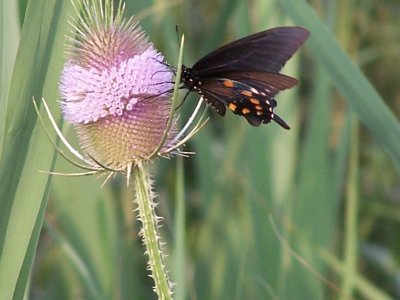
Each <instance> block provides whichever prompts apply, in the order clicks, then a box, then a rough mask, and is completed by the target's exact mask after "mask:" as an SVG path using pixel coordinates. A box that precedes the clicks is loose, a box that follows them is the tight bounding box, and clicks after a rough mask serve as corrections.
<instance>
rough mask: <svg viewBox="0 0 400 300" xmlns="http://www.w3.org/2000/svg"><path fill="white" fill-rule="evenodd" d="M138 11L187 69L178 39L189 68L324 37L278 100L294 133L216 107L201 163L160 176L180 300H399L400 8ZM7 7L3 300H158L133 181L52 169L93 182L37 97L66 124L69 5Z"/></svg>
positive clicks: (160, 44)
mask: <svg viewBox="0 0 400 300" xmlns="http://www.w3.org/2000/svg"><path fill="white" fill-rule="evenodd" d="M127 2H128V3H126V15H127V16H131V15H135V16H137V18H138V19H139V20H140V24H141V26H142V27H143V29H144V30H145V31H146V33H147V34H148V36H149V38H150V40H151V41H152V42H153V43H154V44H155V45H156V47H157V48H158V49H159V50H160V51H162V52H163V53H164V54H165V56H166V57H167V60H168V61H169V62H170V63H171V64H172V65H176V62H177V55H178V45H179V38H178V37H177V33H176V30H175V26H178V30H179V34H185V58H184V62H185V64H186V65H187V66H191V65H192V64H193V63H194V62H195V61H197V60H198V59H199V58H201V57H202V56H203V55H205V54H207V53H208V52H209V51H211V50H213V49H215V48H217V47H219V46H221V45H222V44H224V43H226V42H229V41H233V40H235V39H237V38H239V37H242V36H245V35H248V34H251V33H254V32H257V31H261V30H264V29H266V28H270V27H274V26H284V25H299V26H304V27H306V28H307V29H308V30H309V31H310V32H311V37H310V39H309V40H308V42H307V43H306V45H305V46H304V47H302V49H301V51H299V52H298V53H297V54H296V55H295V57H294V58H293V59H291V61H290V62H289V63H288V64H287V66H286V67H285V68H284V70H283V71H282V73H284V74H287V75H291V76H294V77H296V78H298V79H299V81H300V85H299V86H298V87H296V88H294V89H292V90H290V91H284V92H282V93H280V94H279V95H278V97H277V100H278V108H277V110H276V111H277V112H278V113H279V115H280V116H281V117H283V118H284V119H285V120H286V121H287V122H288V123H289V124H290V126H291V128H292V129H291V130H290V131H285V130H283V129H282V128H280V127H279V126H278V125H276V124H271V125H267V126H261V127H259V128H253V127H251V126H249V125H248V124H247V122H246V120H245V119H244V118H240V117H237V116H234V115H233V114H231V113H229V112H228V113H227V116H225V117H224V118H221V117H220V116H217V115H216V114H215V113H214V112H212V111H210V112H209V115H210V117H211V121H210V122H209V123H208V124H207V125H206V127H205V128H203V129H202V130H201V131H200V133H198V134H197V135H196V136H195V137H194V138H193V139H192V140H191V141H190V142H189V143H188V144H187V145H186V147H185V149H186V150H190V151H194V152H196V155H193V156H191V157H190V158H184V159H181V160H178V159H176V158H173V159H171V160H164V159H160V160H158V161H156V162H155V163H154V164H153V165H152V174H153V177H154V180H155V191H156V192H157V194H158V198H157V201H158V202H159V207H158V215H160V216H162V217H163V218H164V220H163V227H162V229H161V230H162V234H163V239H164V241H165V242H166V246H165V252H166V253H168V257H167V259H166V260H167V265H168V267H169V269H170V271H171V273H170V275H171V278H172V281H174V282H175V283H176V288H175V290H176V299H193V300H197V299H199V300H202V299H400V280H399V278H400V265H399V263H400V235H399V234H398V232H400V206H399V204H400V177H399V170H400V125H399V122H398V116H399V115H400V85H399V78H400V18H399V14H400V2H399V1H398V0H385V1H378V0H362V1H361V0H336V1H335V0H330V1H323V0H312V1H308V2H307V1H303V0H280V1H274V0H254V1H238V0H204V1H168V0H154V1H127ZM0 3H1V4H0V20H1V24H0V26H1V27H0V34H1V49H0V51H1V57H2V59H1V61H0V69H1V75H2V76H1V82H0V84H1V85H0V92H1V102H0V154H1V160H0V255H1V256H0V298H1V299H22V298H23V296H24V294H25V297H26V299H156V296H155V294H154V293H153V291H152V285H153V283H152V280H151V278H149V277H148V271H147V270H146V263H147V262H146V257H145V256H144V250H143V247H142V242H141V240H140V237H138V231H139V228H140V227H139V224H138V223H137V222H136V220H135V212H134V211H133V209H134V205H133V203H132V200H133V197H132V191H131V190H130V189H127V188H126V185H125V180H124V178H123V177H122V176H117V177H116V178H115V179H114V180H112V181H111V182H109V183H108V184H106V185H105V186H104V187H100V185H101V184H102V179H97V178H95V177H80V178H71V177H61V176H57V177H53V178H50V177H49V176H48V175H47V174H44V173H39V170H50V169H51V168H54V169H55V170H56V171H62V172H76V171H77V170H76V169H75V168H74V167H72V166H70V165H69V164H68V163H66V162H65V161H63V159H62V158H61V157H58V159H56V156H55V155H54V147H53V146H52V145H51V144H50V142H49V141H48V139H47V137H46V136H45V134H44V130H43V127H42V126H41V125H40V124H39V122H38V121H37V115H36V113H35V112H34V109H33V105H32V101H31V100H32V97H35V99H40V98H42V97H44V98H45V99H46V100H47V102H49V104H50V106H51V109H52V111H53V113H54V115H55V117H56V118H57V120H61V118H60V110H59V103H58V102H57V100H58V99H59V96H58V90H57V89H58V87H57V85H58V80H59V73H60V70H61V68H62V65H63V62H64V59H65V56H64V51H65V49H64V42H65V34H66V33H67V32H68V30H69V25H68V20H69V19H71V18H73V17H74V15H73V9H72V7H71V5H70V3H69V1H68V0H65V1H61V0H54V1H46V0H31V1H26V0H25V1H24V0H20V1H15V0H2V1H1V2H0ZM183 95H184V94H183V92H182V97H183ZM196 98H197V96H196V95H191V96H190V97H189V99H188V100H187V101H186V102H185V104H184V106H183V108H182V110H183V113H184V114H188V113H190V111H191V110H192V109H193V108H194V105H195V100H196ZM60 122H61V121H60ZM64 132H65V133H66V135H67V136H69V138H70V140H72V141H75V135H74V132H73V129H72V128H71V127H70V126H68V125H65V126H64ZM53 138H55V135H53ZM75 145H77V143H76V142H75ZM181 175H183V180H182V178H181ZM181 193H184V205H185V206H184V207H183V209H182V207H180V206H179V205H177V203H178V202H177V201H176V199H178V198H179V194H181ZM36 245H37V249H36V251H35V248H36Z"/></svg>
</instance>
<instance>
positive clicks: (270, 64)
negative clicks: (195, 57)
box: [192, 27, 309, 78]
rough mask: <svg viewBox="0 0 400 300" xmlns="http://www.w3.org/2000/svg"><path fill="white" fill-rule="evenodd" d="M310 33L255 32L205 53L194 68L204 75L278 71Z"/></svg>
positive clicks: (284, 30) (285, 30) (279, 29)
mask: <svg viewBox="0 0 400 300" xmlns="http://www.w3.org/2000/svg"><path fill="white" fill-rule="evenodd" d="M308 35H309V32H308V31H307V30H306V29H304V28H302V27H277V28H273V29H269V30H266V31H262V32H259V33H255V34H253V35H250V36H247V37H245V38H242V39H239V40H237V41H234V42H232V43H229V44H227V45H225V46H222V47H221V48H218V49H217V50H215V51H213V52H211V53H210V54H208V55H206V56H204V57H203V58H201V59H200V60H199V61H198V62H197V63H195V64H194V66H193V68H192V70H193V72H194V74H195V75H196V76H198V77H201V78H204V77H207V76H210V75H212V74H215V73H219V72H221V71H223V72H235V71H259V72H269V73H278V72H279V71H280V69H281V68H282V67H283V66H284V65H285V63H286V61H287V60H288V59H289V58H290V57H291V56H292V55H293V54H294V53H295V52H296V51H297V50H298V49H299V47H300V46H301V45H302V44H303V43H304V41H305V40H306V39H307V37H308Z"/></svg>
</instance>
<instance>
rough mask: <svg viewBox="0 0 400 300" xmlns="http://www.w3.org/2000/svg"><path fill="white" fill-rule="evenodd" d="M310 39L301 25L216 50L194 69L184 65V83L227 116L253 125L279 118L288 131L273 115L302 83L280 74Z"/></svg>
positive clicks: (196, 64)
mask: <svg viewBox="0 0 400 300" xmlns="http://www.w3.org/2000/svg"><path fill="white" fill-rule="evenodd" d="M307 36H308V31H307V30H306V29H304V28H301V27H280V28H274V29H270V30H266V31H263V32H259V33H256V34H253V35H250V36H248V37H245V38H243V39H240V40H237V41H235V42H232V43H230V44H227V45H225V46H223V47H221V48H219V49H217V50H215V51H213V52H211V53H210V54H208V55H206V56H205V57H203V58H202V59H200V60H199V61H198V62H196V63H195V64H194V65H193V67H192V68H188V67H186V66H183V67H182V79H181V83H182V85H183V87H185V88H186V89H188V90H189V91H194V92H197V93H198V94H199V95H200V96H202V97H203V99H204V100H205V101H206V102H207V104H209V105H210V106H211V107H212V108H213V109H214V110H215V111H216V112H217V113H218V114H220V115H222V116H223V115H225V112H226V107H228V109H230V110H231V111H232V112H233V113H235V114H237V115H241V116H244V117H245V118H246V119H247V121H248V122H249V123H250V124H251V125H253V126H259V125H260V124H262V123H264V124H267V123H269V122H271V120H274V121H275V122H277V123H278V124H279V125H281V126H282V127H283V128H285V129H289V126H288V125H287V124H286V122H285V121H283V120H282V119H281V118H280V117H279V116H277V115H276V114H275V113H274V108H275V107H276V105H277V102H276V100H275V98H274V96H275V95H276V94H277V93H278V92H279V91H281V90H284V89H288V88H291V87H293V86H295V85H296V84H297V80H296V79H294V78H292V77H289V76H285V75H282V74H279V71H280V69H281V68H282V67H283V65H284V64H285V63H286V61H287V60H288V59H289V58H290V57H291V56H292V55H293V54H294V52H296V51H297V49H298V48H299V47H300V46H301V44H302V43H303V42H304V41H305V39H306V38H307Z"/></svg>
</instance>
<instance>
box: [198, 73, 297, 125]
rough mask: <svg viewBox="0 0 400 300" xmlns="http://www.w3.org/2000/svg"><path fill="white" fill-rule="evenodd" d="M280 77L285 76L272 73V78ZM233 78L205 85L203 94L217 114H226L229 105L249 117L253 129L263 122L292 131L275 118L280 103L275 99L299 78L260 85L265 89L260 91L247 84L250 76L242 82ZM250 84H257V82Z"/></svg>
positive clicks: (202, 90)
mask: <svg viewBox="0 0 400 300" xmlns="http://www.w3.org/2000/svg"><path fill="white" fill-rule="evenodd" d="M236 75H237V74H236ZM279 76H283V75H279V74H271V76H270V77H271V78H274V77H279ZM286 77H287V76H286ZM232 78H233V77H231V78H212V79H210V80H206V81H205V82H203V84H202V88H201V94H202V95H203V97H204V99H205V101H206V102H207V103H208V104H210V106H211V107H213V108H214V109H215V110H216V111H217V113H219V114H220V115H224V114H225V110H226V109H225V106H226V107H228V108H229V109H230V110H231V111H232V112H233V113H235V114H237V115H241V116H243V117H245V118H246V120H247V121H248V122H249V123H250V124H251V125H252V126H259V125H260V124H261V123H264V124H267V123H269V122H270V121H271V120H274V121H277V123H278V124H280V125H281V126H282V127H284V128H286V129H289V126H288V125H287V124H286V123H285V122H284V121H283V120H282V119H280V118H279V117H277V118H276V119H275V116H276V115H275V114H274V112H273V109H274V108H275V107H276V100H275V99H274V98H273V96H274V95H275V94H276V93H278V92H279V90H281V89H285V88H289V87H291V84H295V79H292V80H288V82H287V85H278V84H274V81H270V83H269V84H267V83H266V82H263V84H262V85H260V86H261V88H256V87H255V86H254V85H253V86H251V85H249V84H248V83H247V82H246V78H247V77H241V78H242V79H243V78H244V79H243V80H242V81H238V80H234V79H232ZM287 78H290V77H287ZM250 79H251V78H250ZM278 79H279V78H278ZM250 82H251V83H253V81H250ZM271 82H272V83H271ZM296 82H297V81H296ZM266 86H267V87H268V88H266ZM222 106H223V108H222Z"/></svg>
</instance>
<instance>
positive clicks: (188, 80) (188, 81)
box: [181, 66, 201, 92]
mask: <svg viewBox="0 0 400 300" xmlns="http://www.w3.org/2000/svg"><path fill="white" fill-rule="evenodd" d="M181 83H182V85H183V88H185V89H188V90H189V91H197V92H198V91H199V89H200V86H201V81H200V80H199V78H197V77H196V76H195V75H194V73H193V70H192V69H191V68H188V67H186V66H182V74H181Z"/></svg>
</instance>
